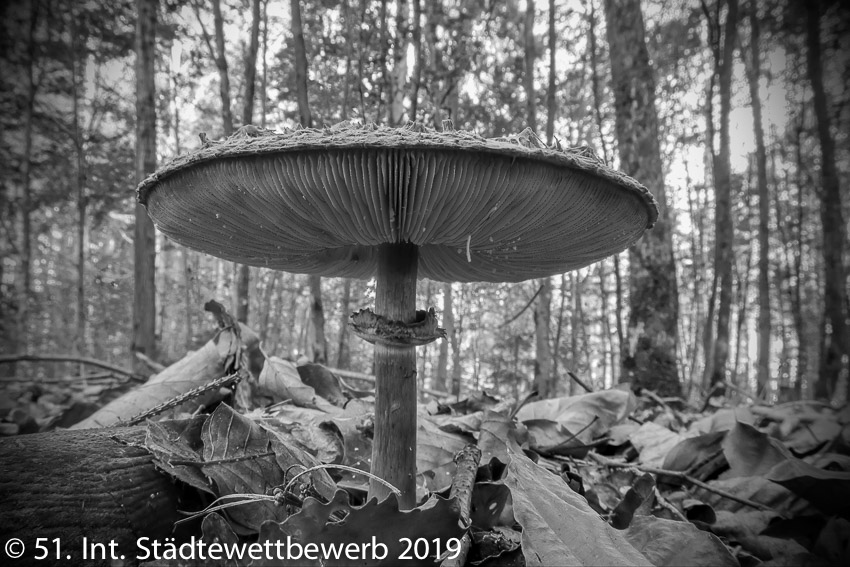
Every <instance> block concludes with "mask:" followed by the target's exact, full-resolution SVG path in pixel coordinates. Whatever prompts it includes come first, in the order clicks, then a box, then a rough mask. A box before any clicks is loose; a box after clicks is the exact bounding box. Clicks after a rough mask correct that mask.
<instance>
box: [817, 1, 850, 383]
mask: <svg viewBox="0 0 850 567" xmlns="http://www.w3.org/2000/svg"><path fill="white" fill-rule="evenodd" d="M820 20H821V2H820V0H813V1H811V2H807V3H806V46H807V48H808V75H809V81H810V82H811V84H812V92H813V93H814V107H815V117H816V118H817V126H818V141H819V142H820V151H821V185H822V188H823V192H822V194H821V213H820V216H821V224H822V225H823V263H824V304H823V314H824V315H823V318H824V323H825V324H824V330H823V333H822V335H821V360H820V372H819V374H818V380H817V382H816V383H815V397H816V398H818V399H827V400H828V399H831V398H832V396H833V394H835V391H836V386H837V385H838V384H839V379H840V378H841V377H842V376H843V377H845V378H846V376H847V363H846V362H845V361H844V360H843V359H850V329H848V326H847V315H848V313H847V310H848V298H847V288H846V274H845V269H844V245H845V242H846V241H847V228H846V225H845V224H844V215H843V214H842V208H841V207H842V203H841V187H840V186H839V178H838V170H837V168H836V165H835V140H834V139H833V137H832V132H831V130H830V129H831V124H830V120H831V119H830V115H829V107H828V104H827V100H826V90H825V89H824V84H823V64H822V62H821V44H820Z"/></svg>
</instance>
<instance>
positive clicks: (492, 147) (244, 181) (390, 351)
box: [138, 124, 657, 509]
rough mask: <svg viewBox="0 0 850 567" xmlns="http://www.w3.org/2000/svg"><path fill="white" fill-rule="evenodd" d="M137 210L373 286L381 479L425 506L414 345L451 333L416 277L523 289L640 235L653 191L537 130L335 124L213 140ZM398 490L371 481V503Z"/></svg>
mask: <svg viewBox="0 0 850 567" xmlns="http://www.w3.org/2000/svg"><path fill="white" fill-rule="evenodd" d="M138 198H139V201H140V202H141V203H142V204H143V205H145V206H146V207H147V210H148V213H149V214H150V216H151V218H152V219H153V221H154V224H155V225H156V227H157V228H158V229H159V230H160V231H162V232H163V233H165V234H166V235H167V236H168V237H170V238H172V239H173V240H175V241H177V242H178V243H180V244H183V245H185V246H188V247H190V248H194V249H196V250H200V251H202V252H206V253H209V254H212V255H214V256H218V257H220V258H224V259H227V260H232V261H235V262H240V263H243V264H250V265H254V266H265V267H268V268H273V269H279V270H285V271H289V272H295V273H305V274H318V275H322V276H342V277H357V278H369V277H372V276H376V301H375V312H374V313H372V312H370V311H361V312H359V313H355V314H354V315H353V316H352V328H353V329H355V330H356V331H359V334H360V335H361V336H363V337H365V338H367V339H368V340H370V341H371V342H374V343H375V374H376V393H375V396H376V399H375V436H374V442H373V453H372V472H373V473H374V474H376V475H377V476H379V477H382V478H384V479H385V480H386V481H388V482H389V483H391V484H393V485H394V486H396V487H397V488H399V489H400V490H401V492H402V497H401V499H400V502H399V505H400V507H401V508H402V509H409V508H412V507H413V506H415V494H416V490H415V489H416V479H415V473H416V469H415V465H416V377H415V374H416V365H415V351H414V348H415V346H416V345H417V344H423V343H424V342H427V341H429V340H433V339H435V338H437V337H438V336H440V331H441V330H440V329H438V328H437V327H436V319H435V318H434V313H433V310H431V311H429V312H424V311H420V312H417V311H416V306H415V298H416V279H417V277H425V278H430V279H432V280H437V281H444V282H469V281H485V282H518V281H524V280H528V279H532V278H539V277H545V276H549V275H552V274H557V273H563V272H566V271H569V270H574V269H577V268H580V267H583V266H587V265H589V264H591V263H593V262H596V261H598V260H600V259H602V258H605V257H606V256H609V255H611V254H614V253H617V252H620V251H622V250H624V249H625V248H627V247H628V246H629V245H630V244H632V243H633V242H634V241H635V240H637V239H638V238H640V236H641V234H642V233H643V231H644V230H645V229H647V228H649V227H651V226H652V225H653V224H654V222H655V220H656V217H657V209H656V206H655V202H654V200H653V198H652V195H651V194H650V192H649V191H648V190H647V189H646V188H644V187H643V186H641V185H640V184H639V183H637V182H636V181H634V180H633V179H631V178H629V177H627V176H625V175H623V174H620V173H618V172H616V171H613V170H611V169H609V168H607V167H606V166H605V165H604V164H602V163H601V162H600V161H599V160H598V159H597V158H595V156H593V155H592V153H587V152H584V151H578V150H572V149H567V150H562V149H560V148H557V149H556V148H550V147H546V146H545V145H544V144H542V143H541V142H540V141H539V139H538V138H537V137H536V136H535V135H534V134H533V133H531V131H530V130H527V131H525V132H524V133H523V134H521V135H519V136H515V137H510V138H499V139H484V138H481V137H479V136H477V135H475V134H471V133H467V132H461V131H453V130H451V129H450V128H444V130H443V131H442V132H436V131H433V130H429V129H426V128H424V127H422V126H420V125H418V124H411V125H409V126H408V127H405V128H384V127H376V126H374V125H367V126H353V125H348V124H344V125H339V126H337V127H331V128H326V129H324V130H314V129H298V130H294V131H285V132H284V133H271V132H262V133H261V135H259V136H256V137H244V136H233V137H231V138H228V139H226V140H223V141H220V142H213V143H210V142H208V143H206V144H204V147H202V148H201V149H200V150H198V151H196V152H194V153H192V154H189V155H185V156H181V157H179V158H177V159H175V160H174V161H173V162H171V163H169V164H167V165H165V166H164V167H162V168H161V169H159V170H158V171H157V172H156V173H154V174H153V175H151V176H150V177H148V178H147V179H146V180H144V181H143V182H142V183H141V184H140V185H139V188H138ZM388 494H389V492H388V489H386V488H385V487H384V486H383V485H381V484H379V483H375V482H373V483H372V485H371V487H370V496H374V497H378V498H379V499H381V498H384V497H386V496H387V495H388Z"/></svg>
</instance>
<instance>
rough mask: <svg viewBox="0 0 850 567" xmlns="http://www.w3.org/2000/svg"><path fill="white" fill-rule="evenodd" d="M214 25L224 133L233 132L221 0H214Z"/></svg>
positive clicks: (228, 134) (226, 134)
mask: <svg viewBox="0 0 850 567" xmlns="http://www.w3.org/2000/svg"><path fill="white" fill-rule="evenodd" d="M212 7H213V25H214V26H215V54H214V57H215V65H216V67H218V79H219V83H218V92H219V97H220V98H221V120H222V124H223V126H224V135H225V136H230V135H231V134H232V133H233V113H232V111H231V109H230V74H229V73H228V70H227V56H226V54H225V49H224V18H223V17H222V15H221V0H212Z"/></svg>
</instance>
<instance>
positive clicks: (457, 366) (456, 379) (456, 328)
mask: <svg viewBox="0 0 850 567" xmlns="http://www.w3.org/2000/svg"><path fill="white" fill-rule="evenodd" d="M447 285H451V284H447ZM459 285H460V301H459V302H458V303H459V304H460V305H461V306H463V305H466V299H467V298H466V296H465V293H464V287H463V284H459ZM453 310H454V308H453ZM462 333H463V309H458V316H457V317H455V321H454V324H453V325H452V334H451V335H449V342H450V343H451V344H452V388H451V393H452V395H453V396H454V397H455V400H458V401H460V389H461V388H460V385H461V384H460V379H461V375H462V370H463V368H462V366H461V363H460V360H461V357H460V354H461V353H460V339H461V335H462Z"/></svg>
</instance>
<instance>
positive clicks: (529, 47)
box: [522, 0, 537, 132]
mask: <svg viewBox="0 0 850 567" xmlns="http://www.w3.org/2000/svg"><path fill="white" fill-rule="evenodd" d="M523 49H524V52H525V73H524V74H523V77H522V84H523V86H524V87H525V104H526V112H527V116H526V120H527V121H528V127H529V128H531V129H532V130H534V131H535V132H537V95H536V94H535V92H534V60H535V58H536V57H537V54H536V53H535V49H534V0H526V9H525V25H524V26H523Z"/></svg>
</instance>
